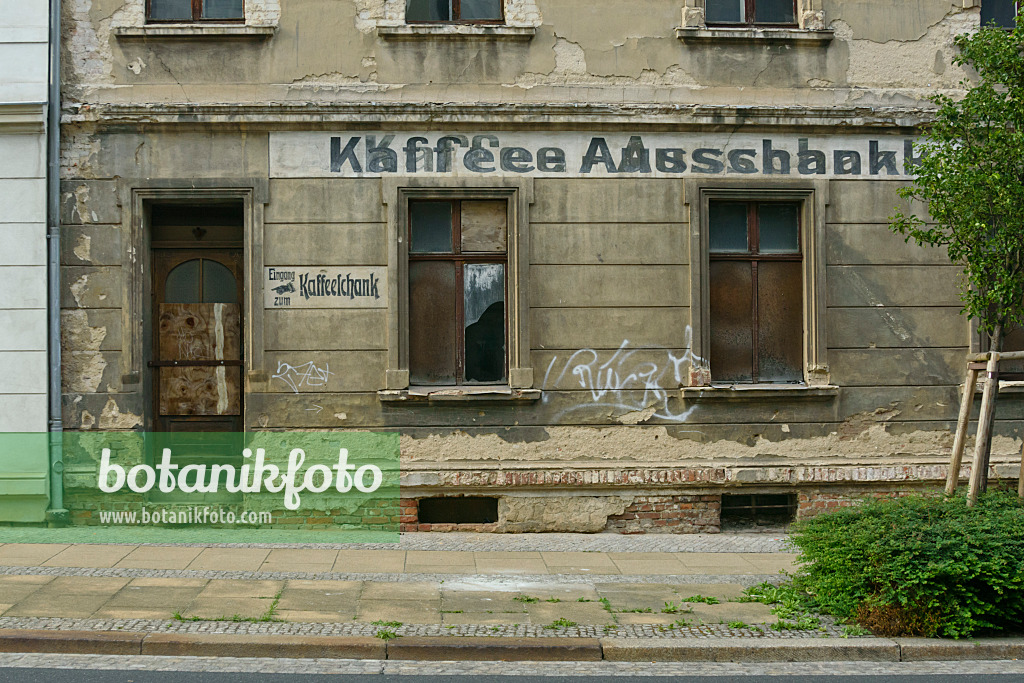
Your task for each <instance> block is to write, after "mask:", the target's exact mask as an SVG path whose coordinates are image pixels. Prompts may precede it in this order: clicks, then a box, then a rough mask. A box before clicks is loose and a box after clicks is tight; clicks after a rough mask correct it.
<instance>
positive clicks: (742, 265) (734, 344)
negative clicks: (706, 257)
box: [709, 261, 754, 382]
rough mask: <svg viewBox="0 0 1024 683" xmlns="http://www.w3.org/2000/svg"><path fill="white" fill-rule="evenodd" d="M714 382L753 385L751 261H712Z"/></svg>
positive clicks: (712, 362)
mask: <svg viewBox="0 0 1024 683" xmlns="http://www.w3.org/2000/svg"><path fill="white" fill-rule="evenodd" d="M709 280H710V284H711V292H710V293H711V297H710V299H711V302H710V303H711V319H710V322H711V358H710V361H711V379H712V380H714V381H716V382H752V381H753V379H754V368H753V358H754V355H753V345H754V320H753V316H754V312H753V301H752V298H751V297H752V296H753V280H752V268H751V264H750V262H749V261H712V262H711V263H710V274H709Z"/></svg>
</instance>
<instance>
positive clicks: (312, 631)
mask: <svg viewBox="0 0 1024 683" xmlns="http://www.w3.org/2000/svg"><path fill="white" fill-rule="evenodd" d="M0 629H46V630H50V631H120V632H123V633H226V634H233V635H254V634H260V635H303V636H373V635H376V633H377V631H378V627H376V626H374V625H372V624H362V623H351V622H345V623H336V622H335V623H331V622H321V623H292V622H249V621H239V622H235V621H177V620H173V619H167V620H154V619H64V618H57V617H0ZM390 630H392V631H394V632H395V633H396V634H397V635H398V636H450V637H465V636H476V637H495V638H687V639H689V638H737V639H750V638H757V639H771V640H780V639H786V640H792V639H804V638H841V637H843V629H842V627H841V626H837V625H836V623H835V622H834V621H833V620H832V619H830V618H829V617H821V629H820V630H813V631H804V630H783V631H777V630H775V629H772V628H769V627H768V626H765V627H764V628H763V629H760V628H758V629H753V628H750V627H745V628H730V627H729V626H728V625H726V624H701V625H695V626H659V625H656V624H655V625H652V624H627V625H620V626H615V627H609V626H589V625H578V626H571V627H568V628H547V627H545V626H541V625H537V624H511V625H509V624H506V625H494V626H490V625H480V624H450V625H441V624H403V625H402V626H397V627H391V629H390ZM860 638H861V639H869V640H870V639H871V637H870V636H860Z"/></svg>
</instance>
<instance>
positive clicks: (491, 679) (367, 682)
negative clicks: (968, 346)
mask: <svg viewBox="0 0 1024 683" xmlns="http://www.w3.org/2000/svg"><path fill="white" fill-rule="evenodd" d="M652 678H660V679H664V678H671V680H673V681H679V682H680V683H724V681H728V680H731V679H733V678H736V676H735V675H734V674H730V675H720V676H694V677H688V676H679V675H677V676H667V677H660V676H659V677H651V676H638V677H632V676H586V677H583V676H575V677H561V676H543V675H529V674H523V675H516V676H491V675H476V676H446V675H443V674H441V675H434V676H416V675H401V674H368V675H367V674H334V675H329V674H280V673H278V674H258V673H249V672H244V673H243V672H238V673H234V672H219V673H218V672H209V673H197V672H190V671H123V670H122V671H110V670H95V671H94V670H84V671H83V670H71V669H33V668H3V669H0V683H182V682H185V683H314V682H317V683H326V682H325V679H327V680H329V681H330V683H528V682H531V683H532V682H533V681H537V682H538V683H580V680H581V679H585V680H586V681H587V683H652ZM742 678H743V680H744V683H880V682H881V681H885V682H886V683H889V682H890V681H892V682H893V683H1016V682H1018V681H1024V674H1006V675H991V674H989V675H985V674H964V673H953V674H934V675H900V674H879V675H872V676H858V675H844V674H836V675H830V676H788V675H778V676H775V675H773V676H764V675H755V676H743V677H742Z"/></svg>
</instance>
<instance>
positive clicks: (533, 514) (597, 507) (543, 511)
mask: <svg viewBox="0 0 1024 683" xmlns="http://www.w3.org/2000/svg"><path fill="white" fill-rule="evenodd" d="M632 502H633V498H632V497H626V498H622V497H618V496H600V497H597V496H543V497H534V496H530V497H518V496H503V497H502V498H500V499H499V501H498V529H499V530H500V531H507V532H524V531H525V532H530V531H547V532H555V531H574V532H577V533H595V532H598V531H603V530H604V528H605V526H606V525H607V523H608V516H609V515H621V514H622V512H623V511H624V510H625V509H626V507H627V506H628V505H629V504H630V503H632Z"/></svg>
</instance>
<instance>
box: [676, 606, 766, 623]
mask: <svg viewBox="0 0 1024 683" xmlns="http://www.w3.org/2000/svg"><path fill="white" fill-rule="evenodd" d="M688 604H689V606H690V608H691V609H692V610H693V614H691V615H690V617H689V618H691V619H693V618H696V619H703V620H704V621H705V623H709V624H717V623H720V622H721V623H726V624H728V623H729V622H730V621H742V622H745V623H747V624H766V623H774V622H776V621H778V618H777V617H776V616H774V615H773V614H772V611H771V607H770V606H768V605H762V604H761V603H759V602H723V603H721V604H718V605H704V604H701V603H697V602H693V603H688Z"/></svg>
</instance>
